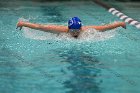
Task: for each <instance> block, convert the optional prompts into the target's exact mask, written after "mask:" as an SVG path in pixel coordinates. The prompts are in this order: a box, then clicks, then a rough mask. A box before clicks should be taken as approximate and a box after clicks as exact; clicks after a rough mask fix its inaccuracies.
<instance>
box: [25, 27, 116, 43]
mask: <svg viewBox="0 0 140 93" xmlns="http://www.w3.org/2000/svg"><path fill="white" fill-rule="evenodd" d="M23 34H24V36H25V37H26V38H30V39H36V40H65V41H66V40H68V41H73V40H75V41H103V40H107V39H109V38H112V37H114V36H115V34H116V31H115V30H111V31H105V32H99V31H97V30H95V29H88V30H86V31H83V32H82V33H81V34H80V35H79V37H78V39H74V38H73V37H72V36H71V35H70V34H68V33H60V34H56V33H49V32H43V31H38V30H33V29H30V28H25V27H23Z"/></svg>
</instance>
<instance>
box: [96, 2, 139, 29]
mask: <svg viewBox="0 0 140 93" xmlns="http://www.w3.org/2000/svg"><path fill="white" fill-rule="evenodd" d="M94 2H95V3H96V4H98V5H100V6H102V7H104V8H106V9H107V10H108V12H110V13H112V14H113V15H115V16H117V17H119V18H120V19H121V20H123V21H124V22H126V23H128V24H130V25H133V26H135V27H136V28H138V29H140V22H138V21H136V20H134V19H133V18H130V17H128V16H127V15H125V14H124V13H122V12H120V11H118V10H117V9H115V8H112V7H111V6H109V5H107V4H105V3H103V2H101V1H100V0H94Z"/></svg>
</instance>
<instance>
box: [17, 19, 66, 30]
mask: <svg viewBox="0 0 140 93" xmlns="http://www.w3.org/2000/svg"><path fill="white" fill-rule="evenodd" d="M18 27H20V29H21V28H22V27H28V28H31V29H36V30H42V31H45V32H48V31H49V32H50V31H52V32H68V27H67V26H61V25H60V26H59V25H43V24H35V23H30V22H23V21H19V22H18V23H17V28H18Z"/></svg>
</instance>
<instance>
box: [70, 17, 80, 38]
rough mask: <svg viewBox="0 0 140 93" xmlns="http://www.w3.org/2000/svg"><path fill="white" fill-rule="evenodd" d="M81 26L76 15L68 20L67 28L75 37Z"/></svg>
mask: <svg viewBox="0 0 140 93" xmlns="http://www.w3.org/2000/svg"><path fill="white" fill-rule="evenodd" d="M81 27H82V23H81V20H80V19H79V18H78V17H73V18H71V19H70V20H69V21H68V28H69V32H70V34H71V35H72V36H73V37H75V38H77V37H78V36H79V33H80V30H81Z"/></svg>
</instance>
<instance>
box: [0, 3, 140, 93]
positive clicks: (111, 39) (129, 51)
mask: <svg viewBox="0 0 140 93" xmlns="http://www.w3.org/2000/svg"><path fill="white" fill-rule="evenodd" d="M0 5H1V7H0V25H1V27H0V31H1V34H0V44H1V46H0V92H2V93H132V92H134V93H139V92H140V89H139V86H140V84H139V82H140V75H139V72H140V70H139V66H140V64H139V62H140V56H139V55H140V48H139V46H140V37H139V34H140V31H139V30H138V29H136V28H135V27H133V26H127V29H122V28H117V29H115V30H111V31H108V32H103V33H99V32H96V31H95V30H93V29H91V30H89V31H87V32H86V33H84V34H83V35H82V36H81V37H80V38H79V39H77V40H75V39H72V38H70V37H69V36H68V35H64V34H53V33H45V32H40V31H37V30H31V29H28V28H23V29H22V30H21V31H20V30H16V29H15V28H16V23H17V21H18V20H26V21H30V22H35V23H43V24H45V23H49V24H53V23H55V24H62V25H67V20H68V19H69V18H71V17H73V16H79V17H80V18H81V19H82V22H83V24H84V25H90V24H97V25H99V24H106V23H111V22H114V21H120V20H119V18H117V17H114V16H112V15H111V14H110V13H108V12H106V10H105V9H103V8H102V7H99V6H98V5H96V4H94V3H93V2H52V3H50V2H32V1H16V2H12V1H11V2H10V1H9V2H6V1H5V2H4V1H3V2H0ZM119 5H120V6H121V4H120V3H116V6H119ZM121 8H122V11H124V12H126V13H128V11H126V8H123V7H121ZM134 10H135V8H134V9H132V10H131V12H133V13H134ZM136 11H138V10H137V9H136ZM129 15H130V16H132V17H135V18H136V19H137V20H140V19H139V16H140V15H137V16H136V15H133V14H132V13H130V12H129Z"/></svg>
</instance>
